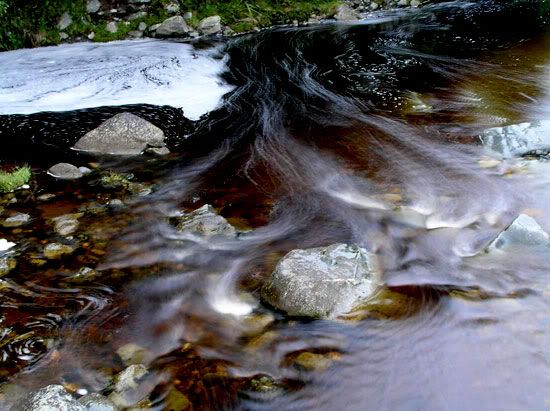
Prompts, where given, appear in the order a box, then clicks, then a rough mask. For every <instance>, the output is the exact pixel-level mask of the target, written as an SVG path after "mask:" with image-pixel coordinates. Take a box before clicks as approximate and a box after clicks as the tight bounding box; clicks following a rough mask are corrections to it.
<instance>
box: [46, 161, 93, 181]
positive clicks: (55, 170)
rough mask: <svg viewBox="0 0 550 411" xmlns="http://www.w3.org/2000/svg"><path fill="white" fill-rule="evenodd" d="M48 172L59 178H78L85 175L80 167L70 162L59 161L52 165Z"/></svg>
mask: <svg viewBox="0 0 550 411" xmlns="http://www.w3.org/2000/svg"><path fill="white" fill-rule="evenodd" d="M48 174H49V175H50V176H52V177H54V178H57V179H58V180H78V179H79V178H82V177H83V175H84V174H83V173H82V171H81V170H79V168H78V167H76V166H73V165H72V164H69V163H58V164H56V165H54V166H52V167H50V168H49V169H48Z"/></svg>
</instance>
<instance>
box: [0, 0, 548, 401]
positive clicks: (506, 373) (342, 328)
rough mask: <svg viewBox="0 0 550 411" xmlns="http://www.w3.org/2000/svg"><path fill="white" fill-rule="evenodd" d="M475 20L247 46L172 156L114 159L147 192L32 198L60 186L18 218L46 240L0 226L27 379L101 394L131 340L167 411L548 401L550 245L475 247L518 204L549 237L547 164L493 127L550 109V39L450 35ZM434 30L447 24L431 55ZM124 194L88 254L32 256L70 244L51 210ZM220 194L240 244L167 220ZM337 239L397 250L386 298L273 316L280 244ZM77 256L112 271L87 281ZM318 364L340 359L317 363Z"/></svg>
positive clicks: (11, 323) (91, 189) (432, 11)
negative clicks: (361, 306)
mask: <svg viewBox="0 0 550 411" xmlns="http://www.w3.org/2000/svg"><path fill="white" fill-rule="evenodd" d="M468 7H471V6H469V5H468V4H465V3H453V4H451V5H443V6H438V7H434V8H427V9H424V11H420V12H406V13H390V14H387V15H385V16H384V17H383V18H376V19H373V20H366V21H365V22H362V23H360V24H346V25H336V26H334V25H323V26H319V27H313V28H299V29H276V30H272V31H268V32H264V33H260V34H257V35H254V36H249V37H243V38H240V39H237V40H234V41H232V42H230V43H229V44H228V45H227V46H226V48H225V51H224V52H225V53H226V57H225V59H226V61H227V64H228V69H229V71H228V72H227V73H226V74H224V79H223V81H224V82H226V84H228V85H231V86H227V87H235V90H234V92H232V93H230V94H228V95H227V96H226V97H225V101H224V105H223V106H222V107H221V108H220V109H218V110H215V111H213V112H211V113H210V114H209V115H208V116H207V117H205V118H203V119H202V120H201V121H200V122H198V123H196V124H195V127H196V128H195V132H194V133H191V134H190V135H189V134H187V133H186V137H185V139H184V140H183V142H180V143H178V144H174V146H175V147H177V148H178V149H179V150H178V151H179V152H178V154H174V155H172V156H170V157H169V158H167V159H164V160H158V159H151V158H149V159H145V160H143V159H142V160H139V161H137V162H133V161H131V160H130V161H124V162H116V163H113V162H103V163H102V164H101V165H100V168H102V169H113V170H117V171H119V172H126V173H128V172H131V173H132V174H133V178H132V181H136V182H142V183H143V182H144V183H146V184H154V186H153V190H152V193H150V194H147V195H139V194H135V193H134V194H132V193H129V192H127V191H126V192H122V193H121V191H124V190H120V189H118V190H110V189H106V188H105V187H102V186H101V184H100V183H99V182H98V178H97V177H90V180H88V181H84V182H80V183H67V184H59V183H57V184H53V183H51V182H49V180H47V177H45V176H40V177H39V180H38V182H37V187H38V189H37V190H38V193H37V194H39V193H43V192H48V193H55V194H56V195H57V197H56V198H55V199H53V200H50V201H48V202H43V203H40V205H39V206H38V207H37V206H36V203H35V200H34V199H27V200H25V199H19V198H20V197H23V196H24V194H21V195H20V197H18V199H19V200H18V203H17V204H16V205H8V206H7V207H10V208H16V209H17V210H18V211H28V212H29V213H30V214H31V215H32V216H33V218H34V220H33V221H34V222H33V226H32V228H26V229H23V230H22V231H20V232H16V231H13V230H5V229H2V230H3V231H2V237H3V238H7V239H8V240H10V241H13V242H14V243H16V244H18V246H17V247H18V252H19V253H20V254H21V255H22V257H20V262H19V267H18V269H17V270H16V271H14V272H12V273H10V274H9V276H8V277H5V278H3V280H5V282H4V283H3V285H4V287H5V290H4V291H3V294H4V297H3V300H2V310H3V324H2V325H3V327H4V330H5V331H4V333H3V336H2V340H1V342H0V345H1V347H0V348H1V349H2V354H3V358H2V360H3V361H4V367H3V376H4V379H5V380H10V381H11V385H9V389H10V390H14V391H17V390H18V389H19V390H21V389H22V390H23V391H25V390H28V389H30V388H32V387H37V386H38V387H39V386H43V385H44V384H46V383H56V382H57V383H59V382H61V383H64V384H66V385H67V386H70V387H73V388H74V389H85V390H89V391H100V390H102V389H104V388H106V386H107V385H108V379H109V378H110V375H111V373H113V372H114V371H118V370H120V369H122V368H124V367H123V365H122V364H121V362H120V360H119V359H118V358H117V356H116V354H115V351H116V350H117V349H118V348H119V347H121V346H123V345H124V344H127V343H135V344H138V345H139V346H141V347H143V348H144V349H145V350H146V354H145V356H144V358H143V359H142V360H143V362H144V363H146V364H147V365H149V366H150V367H151V369H153V370H155V371H156V374H154V375H152V376H151V378H149V379H147V380H146V381H144V383H143V384H142V386H141V387H140V389H141V392H142V393H143V396H144V395H146V394H149V393H152V394H151V395H150V398H151V399H152V405H151V407H152V408H156V409H162V408H163V407H164V408H168V409H169V408H170V405H169V404H170V399H171V398H172V397H171V395H173V393H174V389H177V390H178V391H179V392H181V393H183V394H185V395H186V396H187V398H188V400H189V401H190V402H191V403H192V406H193V408H194V409H254V410H256V409H258V410H260V409H285V410H286V409H289V410H290V409H300V410H303V409H326V410H333V409H335V408H339V409H345V410H363V409H373V410H374V409H387V410H417V409H422V410H424V409H438V410H439V409H449V410H454V409H456V410H459V409H483V410H500V409H502V410H509V409H544V408H545V407H547V406H548V401H550V398H549V397H548V394H547V393H548V387H549V386H550V378H549V376H550V372H549V371H550V369H549V361H550V358H549V352H548V347H549V346H550V341H549V327H548V309H549V303H550V301H549V296H550V294H549V293H550V288H549V285H550V282H549V280H548V271H547V267H548V263H549V260H550V253H548V251H547V250H544V249H542V250H541V249H529V248H518V249H513V248H512V249H508V250H506V251H503V252H499V253H496V254H495V253H493V254H483V253H481V254H479V252H480V251H482V250H483V249H484V247H485V246H486V245H487V244H488V242H490V241H491V240H492V239H494V238H495V237H496V235H498V233H499V232H501V231H502V230H503V229H504V228H506V227H507V226H508V225H509V224H510V223H511V222H512V221H513V219H514V218H515V217H516V216H517V215H518V214H520V213H526V214H529V215H531V216H533V217H534V218H536V220H537V222H538V223H539V224H540V225H541V226H542V227H544V228H545V229H546V230H547V231H548V230H550V217H549V216H550V214H549V211H550V209H549V208H548V204H549V201H548V200H549V196H550V192H549V191H548V189H547V184H546V182H547V181H546V180H547V179H548V177H547V176H548V167H550V163H547V162H546V159H545V158H512V159H502V158H501V157H500V156H499V155H498V154H497V153H494V152H491V151H490V150H488V149H485V148H483V147H482V146H481V144H480V139H479V135H480V134H481V133H482V131H483V130H485V129H486V128H489V127H495V126H502V125H507V124H514V123H521V122H531V121H536V120H542V119H548V115H549V114H550V94H549V92H550V82H549V73H550V47H548V46H549V45H550V36H549V35H548V34H545V33H525V34H524V33H521V34H520V35H518V36H516V37H514V36H511V37H509V36H508V34H509V33H500V32H498V31H496V32H494V31H489V32H477V31H472V32H471V33H470V36H471V37H472V39H471V41H470V40H469V39H468V40H467V39H464V38H461V39H455V38H454V36H455V35H456V36H459V34H462V35H464V33H459V34H457V33H455V32H453V33H447V32H445V29H444V28H443V27H442V26H438V24H441V21H440V19H441V18H443V19H444V17H445V16H447V15H451V14H452V13H455V15H460V10H470V9H469V8H468ZM438 13H439V14H438ZM434 16H435V17H434ZM438 16H439V17H438ZM497 17H501V16H500V15H498V14H497ZM453 29H456V30H458V28H457V27H453ZM465 30H466V32H468V27H466V29H465ZM430 33H431V34H432V35H434V33H443V34H438V35H440V36H441V39H439V40H437V39H435V40H433V43H430V44H427V43H426V38H427V37H428V36H429V34H430ZM435 37H437V36H435V35H434V38H435ZM447 37H449V38H452V39H453V41H454V42H456V44H450V43H449V42H447V40H448V38H447ZM419 39H421V40H422V41H419ZM147 44H150V45H154V44H156V43H155V42H148V43H143V44H142V45H141V47H146V45H147ZM168 47H169V46H168ZM170 70H173V68H170ZM220 81H221V80H220ZM144 94H145V93H144ZM131 102H134V103H137V102H141V103H147V102H153V101H149V100H133V101H131ZM125 103H129V102H128V101H125ZM153 103H154V102H153ZM73 108H75V109H76V108H77V107H73ZM36 119H40V117H36ZM44 127H45V125H44ZM62 127H63V126H61V128H62ZM66 127H69V126H66ZM65 132H66V130H61V131H59V133H65ZM54 134H55V133H52V135H54ZM174 139H176V137H174ZM59 146H60V150H61V149H63V144H62V143H61V142H60V143H59ZM74 158H75V159H76V161H81V162H82V161H85V159H82V158H80V157H78V156H76V157H74ZM73 191H74V192H75V194H72V192H73ZM119 197H122V198H124V199H125V201H126V202H127V204H128V205H127V207H125V208H124V209H122V210H118V211H113V210H111V211H105V209H104V208H101V207H98V209H101V210H103V211H99V212H97V213H93V212H88V213H87V214H86V215H85V217H83V218H82V219H81V221H80V224H81V228H80V231H79V232H80V234H79V236H78V237H77V238H76V239H75V241H76V242H78V244H79V248H78V252H77V253H75V254H73V255H71V256H70V257H67V258H65V259H63V260H62V261H59V262H54V263H52V262H49V263H47V264H46V265H44V266H42V267H40V268H38V267H36V266H35V265H33V263H32V258H33V256H34V257H36V258H39V257H40V247H41V246H42V244H43V243H44V242H45V241H46V240H48V239H50V238H51V237H52V233H51V228H49V226H48V223H47V222H46V223H45V222H44V220H45V219H48V218H52V217H55V216H58V215H61V214H66V213H68V212H74V211H75V210H77V209H78V208H79V207H81V206H83V205H85V206H86V207H87V208H88V209H90V208H93V207H90V204H91V203H92V202H93V203H94V204H99V205H100V206H101V205H102V204H105V203H107V202H108V201H109V200H111V199H113V198H119ZM203 204H212V205H213V206H214V207H215V208H216V209H217V210H218V211H219V212H220V213H221V214H222V215H223V216H225V217H226V218H228V220H229V221H230V222H231V223H232V224H234V225H235V226H236V227H238V228H240V229H242V230H243V231H244V233H243V234H242V235H240V236H239V237H238V238H237V239H227V238H214V239H209V240H205V239H204V238H200V237H197V236H192V235H189V234H186V233H182V232H178V231H177V230H176V229H175V228H174V226H173V225H172V224H171V220H170V219H171V218H173V217H174V216H176V215H178V213H180V212H181V211H183V210H193V209H196V208H198V207H199V206H201V205H203ZM336 242H348V243H357V244H359V245H361V246H363V247H365V248H367V249H368V250H369V251H371V252H374V253H376V254H377V255H378V256H379V257H380V258H381V261H382V266H383V280H384V282H385V284H386V285H387V286H388V287H389V288H390V289H391V291H392V292H393V293H394V294H389V295H390V297H388V298H389V299H390V300H392V299H393V300H392V301H394V303H393V305H392V304H390V306H391V307H385V308H384V305H383V304H382V306H381V307H379V308H378V310H379V312H378V314H381V315H377V313H376V312H373V311H369V310H368V309H367V310H366V311H365V312H356V313H353V315H351V316H348V318H344V319H338V320H335V321H328V320H317V321H307V320H304V319H296V318H287V317H286V316H284V315H283V314H282V313H280V312H277V311H275V310H273V309H272V308H270V307H268V306H266V305H263V304H262V303H261V301H260V300H259V289H260V287H261V285H262V284H263V282H264V281H265V278H266V277H267V276H268V275H269V273H270V271H271V270H272V269H273V267H274V264H276V262H277V261H278V260H279V259H280V258H281V257H282V256H283V255H284V254H285V253H286V252H288V251H290V250H292V249H295V248H308V247H315V246H324V245H328V244H332V243H336ZM83 265H85V266H91V267H93V268H96V269H97V270H98V272H99V274H98V276H97V277H96V278H95V279H93V280H91V281H87V282H85V283H79V282H74V281H73V282H71V281H70V276H72V275H74V273H75V272H77V271H78V269H79V268H80V267H82V266H83ZM395 301H398V303H395ZM303 352H311V353H316V354H321V355H323V356H324V358H328V359H329V361H328V365H326V366H324V367H320V368H321V369H317V370H308V369H304V368H303V367H300V366H299V365H297V363H296V358H297V357H298V356H299V354H301V353H303ZM260 376H269V380H270V381H271V382H270V383H269V384H267V385H268V387H267V388H265V387H264V389H258V384H257V381H258V380H259V377H260ZM4 392H8V393H9V392H11V391H6V390H4ZM9 396H10V395H9V394H4V398H5V399H7V400H9V399H10V398H9ZM172 407H173V406H172ZM176 409H177V407H176Z"/></svg>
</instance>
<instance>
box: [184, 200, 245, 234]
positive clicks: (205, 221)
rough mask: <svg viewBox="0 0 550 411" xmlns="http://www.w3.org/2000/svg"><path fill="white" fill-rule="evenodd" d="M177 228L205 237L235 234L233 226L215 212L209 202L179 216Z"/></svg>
mask: <svg viewBox="0 0 550 411" xmlns="http://www.w3.org/2000/svg"><path fill="white" fill-rule="evenodd" d="M177 229H178V230H179V231H188V232H191V233H196V234H200V235H203V236H205V237H211V236H214V235H224V236H228V237H233V236H235V235H236V230H235V227H233V226H232V225H231V224H229V223H228V222H227V220H226V219H225V218H223V217H222V216H221V215H219V214H216V212H215V210H214V208H213V207H212V206H211V205H209V204H206V205H204V206H202V207H201V208H198V209H197V210H195V211H193V212H191V213H188V214H185V215H184V216H182V217H179V219H178V225H177Z"/></svg>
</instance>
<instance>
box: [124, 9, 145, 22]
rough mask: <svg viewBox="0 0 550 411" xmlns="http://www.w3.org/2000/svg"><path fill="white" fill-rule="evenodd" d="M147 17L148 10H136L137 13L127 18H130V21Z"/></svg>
mask: <svg viewBox="0 0 550 411" xmlns="http://www.w3.org/2000/svg"><path fill="white" fill-rule="evenodd" d="M145 17H147V12H146V11H143V10H142V11H137V12H135V13H132V14H130V15H129V16H128V17H127V18H126V20H128V21H133V20H139V19H143V18H145Z"/></svg>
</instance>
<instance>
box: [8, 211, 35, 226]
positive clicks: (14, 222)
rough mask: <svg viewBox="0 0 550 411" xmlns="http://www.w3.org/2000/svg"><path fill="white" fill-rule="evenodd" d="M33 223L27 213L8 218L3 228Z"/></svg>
mask: <svg viewBox="0 0 550 411" xmlns="http://www.w3.org/2000/svg"><path fill="white" fill-rule="evenodd" d="M30 221H31V216H30V215H28V214H25V213H17V214H15V215H14V216H11V217H8V218H6V219H5V220H4V221H2V227H6V228H11V227H21V226H23V225H25V224H28V223H29V222H30Z"/></svg>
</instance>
